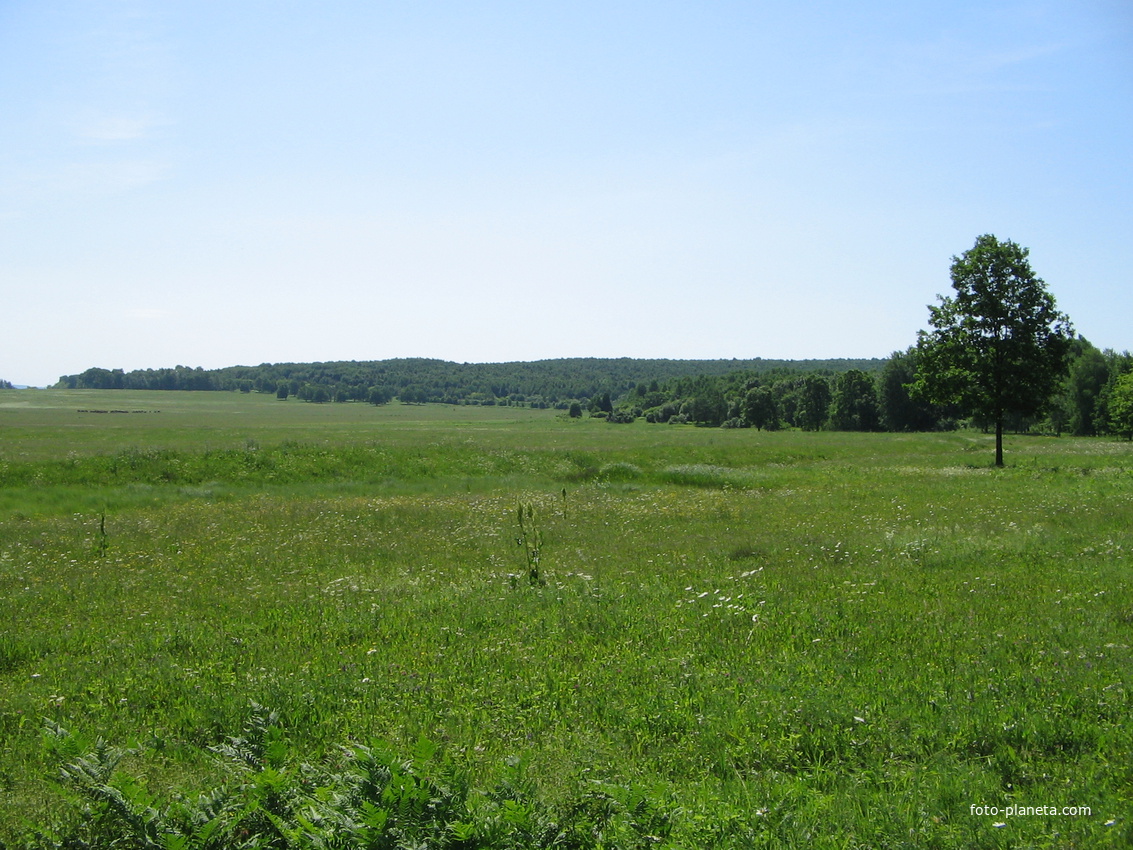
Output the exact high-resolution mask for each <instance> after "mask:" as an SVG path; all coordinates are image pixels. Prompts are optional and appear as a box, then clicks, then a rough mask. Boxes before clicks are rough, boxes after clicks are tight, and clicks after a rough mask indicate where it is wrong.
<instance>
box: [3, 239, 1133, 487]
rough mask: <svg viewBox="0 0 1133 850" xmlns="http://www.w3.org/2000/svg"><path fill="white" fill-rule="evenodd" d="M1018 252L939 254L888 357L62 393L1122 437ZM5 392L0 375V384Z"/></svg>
mask: <svg viewBox="0 0 1133 850" xmlns="http://www.w3.org/2000/svg"><path fill="white" fill-rule="evenodd" d="M1028 255H1029V251H1028V250H1027V249H1026V248H1023V247H1021V246H1020V245H1017V244H1016V243H1014V242H1012V241H1010V240H1003V241H1001V240H999V239H998V238H996V237H995V236H993V235H991V234H985V235H982V236H980V237H978V238H977V239H976V243H975V245H974V246H973V247H972V248H970V249H969V250H967V251H965V252H964V253H963V254H961V255H960V256H957V257H953V258H952V265H951V269H950V276H951V279H952V288H953V291H954V294H953V295H951V296H948V297H945V296H939V301H940V303H939V304H938V305H935V306H933V305H929V324H930V326H931V330H922V331H920V332H919V333H918V340H917V343H916V344H915V345H913V346H910V347H909V348H908V349H907V350H905V351H898V352H894V353H893V354H892V355H890V357H889V358H888V359H884V360H881V359H873V360H847V359H842V360H802V361H791V360H763V359H755V360H637V359H632V358H620V359H599V358H568V359H560V360H540V361H535V362H516V363H463V364H460V363H451V362H448V361H443V360H430V359H422V358H412V359H397V360H381V361H369V362H358V361H349V362H335V363H278V364H271V363H264V364H261V365H259V366H230V367H227V368H224V369H215V370H210V371H206V370H204V369H201V368H196V369H190V368H187V367H184V366H176V367H174V368H172V369H156V370H155V369H146V370H138V371H133V372H128V373H127V372H124V371H123V370H121V369H114V370H109V369H98V368H92V369H88V370H86V371H85V372H83V373H82V374H79V375H66V376H63V377H62V378H60V379H59V383H58V384H57V385H56V386H57V387H60V388H73V389H131V390H212V391H224V390H228V391H239V392H249V393H250V392H260V393H273V394H275V396H276V397H277V398H279V399H282V400H286V399H288V398H290V397H292V396H294V397H296V398H298V399H301V400H302V401H307V402H312V403H316V404H318V403H326V402H337V403H344V402H367V403H370V404H386V403H388V402H390V401H393V400H397V401H400V402H402V403H404V404H424V403H440V404H451V405H463V404H471V405H508V406H515V405H519V406H528V407H536V408H554V409H558V410H565V411H567V414H568V415H569V416H570V417H572V418H578V417H581V416H582V415H583V411H584V410H586V411H588V412H589V414H590V416H592V417H601V418H604V419H606V420H607V421H608V422H610V423H613V424H624V423H631V422H635V421H637V420H639V419H644V420H645V421H646V422H650V423H668V424H692V425H701V426H710V427H724V428H758V429H762V430H768V431H774V430H778V429H781V428H797V429H801V430H804V431H819V430H832V431H933V430H952V429H955V428H958V427H961V426H962V425H972V426H975V427H979V428H983V429H985V430H994V432H995V435H996V465H998V466H1002V465H1003V447H1002V437H1003V431H1004V430H1005V429H1008V430H1012V431H1014V432H1016V433H1019V432H1024V431H1031V430H1041V431H1045V432H1049V433H1054V434H1063V433H1070V434H1074V435H1076V436H1097V435H1121V436H1125V437H1126V438H1128V439H1133V356H1131V355H1130V354H1129V352H1127V351H1126V352H1123V353H1120V354H1119V353H1117V352H1116V351H1114V350H1112V349H1107V350H1105V351H1102V350H1099V349H1098V348H1097V347H1095V346H1094V345H1092V344H1091V343H1090V342H1089V341H1088V340H1086V339H1085V338H1084V337H1082V336H1078V335H1076V334H1075V333H1074V330H1073V327H1072V325H1071V324H1070V319H1069V317H1067V316H1066V315H1065V314H1063V313H1060V312H1058V310H1057V308H1056V305H1055V300H1054V297H1053V296H1052V295H1051V294H1050V292H1049V291H1048V290H1047V288H1046V284H1045V282H1044V281H1043V280H1042V279H1041V278H1039V277H1038V276H1037V275H1036V274H1035V273H1034V271H1033V270H1032V269H1031V266H1030V262H1029V259H1028ZM5 385H7V386H9V387H10V386H11V385H10V384H8V383H7V382H6V381H5V382H0V388H2V387H3V386H5Z"/></svg>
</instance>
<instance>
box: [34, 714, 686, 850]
mask: <svg viewBox="0 0 1133 850" xmlns="http://www.w3.org/2000/svg"><path fill="white" fill-rule="evenodd" d="M252 708H253V711H252V716H251V718H250V719H249V721H248V723H247V724H246V725H245V728H244V731H243V732H242V733H241V734H240V735H239V736H237V737H232V738H229V739H228V743H226V744H222V745H219V746H216V747H212V748H211V749H212V750H213V751H214V752H215V753H217V754H218V755H219V756H221V757H222V761H221V762H220V765H219V766H220V769H221V774H222V780H221V784H219V785H218V786H216V787H214V788H211V789H209V790H207V791H205V792H203V793H199V794H197V795H194V796H188V795H174V796H173V798H172V799H170V800H165V801H162V800H159V799H158V798H156V797H154V796H153V795H151V794H150V793H149V792H148V791H147V790H146V788H145V785H144V783H143V782H142V781H139V779H138V778H136V777H135V776H133V775H132V774H131V773H129V772H126V771H123V770H119V765H120V763H121V762H122V760H123V758H124V757H126V756H128V755H138V754H140V751H139V750H136V749H135V750H125V749H121V748H117V747H111V746H108V745H107V744H106V743H105V742H103V741H102V740H99V741H97V742H96V743H95V744H94V746H93V748H91V749H89V750H85V751H83V752H81V754H76V753H74V752H73V751H74V750H75V749H76V743H75V741H76V739H74V738H73V737H72V736H71V734H70V733H69V732H68V731H67V730H65V729H63V728H62V727H60V726H58V724H52V723H49V724H48V734H49V735H51V736H52V737H54V738H55V739H57V741H58V743H57V744H56V746H55V751H56V752H58V753H61V754H62V753H65V752H68V751H71V754H70V756H69V758H67V759H66V761H65V762H64V764H63V765H62V766H61V768H60V771H59V775H60V779H61V781H62V783H63V784H64V785H65V786H66V787H67V788H68V789H69V790H70V791H72V792H73V793H74V794H75V797H74V799H73V803H72V805H73V806H74V808H75V809H76V810H77V814H78V817H77V818H72V820H71V825H68V826H64V827H61V828H60V829H59V830H58V831H54V834H53V835H48V834H45V833H39V834H38V835H37V836H36V837H35V838H30V839H29V840H27V841H26V842H25V844H24V846H25V848H27V850H48V848H50V849H51V850H63V848H76V847H90V848H103V847H106V848H112V847H130V848H155V850H157V848H162V849H163V850H189V848H197V850H212V849H213V848H216V850H221V848H228V847H265V848H266V847H273V848H275V847H280V848H295V850H302V849H305V848H310V849H311V850H314V848H330V847H360V848H373V850H382V848H389V850H395V848H409V847H428V848H436V850H446V848H451V850H459V848H473V847H475V848H500V850H512V849H514V850H528V848H538V847H548V848H550V847H609V848H627V850H629V848H646V847H653V846H656V844H657V843H658V842H662V841H664V840H665V838H666V837H667V836H668V834H669V833H670V831H671V829H672V826H673V812H672V811H671V809H670V808H669V806H668V805H667V801H664V800H663V799H658V798H656V797H655V796H654V793H655V792H653V791H651V790H648V789H644V788H640V787H636V786H623V785H619V784H616V783H611V782H599V781H590V782H589V783H587V784H586V786H585V787H583V788H580V789H579V793H578V796H577V797H575V798H574V799H572V800H570V801H569V802H568V803H567V804H566V805H564V806H563V807H561V808H556V807H552V806H549V805H547V804H546V803H543V802H540V801H539V800H538V798H537V790H536V789H535V788H534V786H533V784H532V783H531V782H530V781H529V780H528V779H527V777H526V776H525V773H524V764H525V763H524V762H523V760H521V759H518V758H509V759H508V760H507V767H506V769H505V770H504V772H503V776H502V778H501V780H500V781H499V782H498V784H497V785H496V786H495V787H493V788H490V789H488V790H485V791H481V790H474V789H472V788H471V787H470V785H469V783H468V780H467V778H466V776H465V775H464V773H463V772H462V770H461V769H460V768H459V766H458V765H457V764H456V763H454V762H453V760H452V759H450V758H446V757H444V756H443V755H442V754H441V749H440V747H438V745H437V744H435V743H433V742H432V741H430V740H428V739H427V738H420V739H418V741H417V743H416V745H415V746H414V748H413V755H412V758H409V759H403V758H401V757H400V756H399V755H398V754H397V752H396V750H395V748H394V747H392V746H391V745H390V744H388V743H387V742H384V741H379V742H377V743H374V744H371V745H369V746H364V745H361V744H351V745H349V746H345V747H342V748H341V749H340V751H339V753H338V755H337V757H332V758H328V759H326V760H324V761H323V762H322V763H319V764H309V763H306V762H303V761H301V760H299V759H298V758H297V754H296V752H295V750H294V747H293V746H292V744H291V743H290V742H289V741H288V740H287V738H286V736H285V733H284V731H283V729H282V728H281V727H280V725H279V715H278V713H276V712H268V711H267V710H266V709H264V708H262V707H261V706H257V705H254V704H253V707H252ZM78 746H81V744H79V745H78Z"/></svg>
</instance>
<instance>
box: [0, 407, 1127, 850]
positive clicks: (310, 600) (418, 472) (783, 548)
mask: <svg viewBox="0 0 1133 850" xmlns="http://www.w3.org/2000/svg"><path fill="white" fill-rule="evenodd" d="M80 410H83V411H92V410H106V411H111V410H121V411H127V412H123V413H111V412H106V413H92V412H83V413H80V412H78V411H80ZM130 411H139V412H130ZM141 411H145V412H141ZM156 411H160V412H156ZM991 444H992V440H991V438H989V437H987V436H985V435H982V434H974V433H968V432H961V433H952V434H925V435H893V434H876V435H874V434H851V433H817V434H814V433H810V434H808V433H801V432H781V433H763V432H756V431H752V430H717V429H697V428H692V427H688V426H664V425H645V424H644V423H636V424H633V425H608V424H606V423H605V422H602V421H598V420H576V421H572V420H569V419H567V418H564V417H563V416H561V415H560V414H557V413H556V412H554V411H538V410H529V409H522V408H509V407H483V408H481V407H459V408H451V407H442V406H436V405H424V406H406V405H400V404H393V405H387V406H384V407H373V406H370V405H362V404H338V405H329V404H328V405H312V404H304V403H301V402H298V401H295V400H289V401H285V402H284V401H278V400H276V399H275V398H273V397H267V396H261V395H254V394H253V395H242V394H235V393H233V394H228V393H200V394H191V393H159V392H152V393H145V392H136V393H115V392H111V391H19V392H11V393H0V842H4V841H7V842H9V843H12V845H13V846H19V845H18V844H15V842H16V841H17V839H18V837H19V836H22V835H23V834H24V833H25V832H26V828H27V827H28V826H29V825H31V824H36V825H40V826H44V825H47V824H55V825H56V828H57V829H58V830H61V831H63V832H65V831H66V830H68V829H73V828H74V826H73V824H74V823H75V822H76V819H77V818H78V816H79V815H78V813H79V811H80V807H81V805H82V804H81V803H80V802H77V800H76V797H75V792H74V791H73V790H70V789H68V788H66V787H63V786H61V785H60V784H58V783H57V782H54V781H52V777H55V776H57V775H58V769H59V763H60V761H61V760H62V761H67V760H68V759H70V760H72V761H73V760H74V759H76V758H77V757H78V756H80V755H82V754H83V752H84V751H85V749H89V748H90V747H91V746H93V741H94V739H96V738H99V737H101V738H104V739H106V740H107V741H109V742H112V743H115V744H119V745H122V746H129V747H131V748H133V749H132V751H131V752H130V753H129V754H127V755H126V756H125V758H124V760H123V761H122V763H121V765H120V767H119V773H118V776H119V779H118V780H117V781H118V783H119V785H121V786H122V787H128V788H132V789H133V790H132V791H131V793H132V794H134V795H135V798H136V799H143V798H146V799H149V798H150V797H152V798H153V805H154V806H155V807H156V808H160V807H161V804H160V803H159V802H158V801H161V800H169V799H171V798H173V797H174V796H176V795H178V794H182V795H196V794H198V793H200V792H203V791H207V790H209V789H212V788H214V787H216V786H217V784H218V783H220V782H222V781H226V777H228V776H229V775H230V768H226V767H225V766H224V765H222V764H221V763H220V761H219V760H218V757H217V755H216V754H215V753H214V752H212V751H210V750H209V749H207V748H208V747H210V746H217V745H219V744H223V742H224V741H225V740H226V736H234V735H237V734H238V733H239V732H240V730H241V728H242V726H243V725H244V724H245V722H247V721H248V719H249V717H250V716H251V714H252V709H251V707H250V706H251V705H252V703H256V704H259V705H263V706H267V707H268V708H270V709H273V710H275V711H278V712H279V716H280V720H279V724H280V727H281V729H282V732H281V733H272V734H273V735H281V736H282V740H283V741H285V743H286V746H285V747H284V746H283V744H280V745H279V750H278V751H273V752H274V755H273V756H272V758H271V759H268V760H269V761H272V763H273V765H275V767H276V768H278V771H277V773H278V775H279V776H280V777H282V778H280V779H279V782H281V783H284V784H286V783H288V782H290V783H292V784H294V785H295V786H296V787H298V786H299V785H300V784H301V780H302V777H303V776H304V775H306V774H304V773H303V770H304V769H305V768H301V767H300V763H307V764H309V765H316V764H335V763H337V762H335V761H334V760H335V759H341V758H343V757H342V755H341V750H340V745H343V744H348V743H350V742H360V743H368V742H371V741H375V740H379V741H383V742H387V743H388V746H389V747H390V748H392V750H393V751H394V752H396V753H399V754H401V756H400V757H401V758H410V757H411V756H413V757H415V758H416V760H417V762H418V768H419V769H420V770H421V771H422V772H423V773H429V772H430V771H431V772H433V773H435V774H436V775H438V776H441V775H443V776H446V777H450V778H451V777H455V776H459V777H461V778H462V781H464V782H466V783H467V786H468V788H469V789H471V791H470V792H469V793H470V795H471V796H470V799H473V800H474V801H475V800H479V802H478V803H475V804H474V805H473V804H470V807H471V809H470V810H474V811H478V812H479V815H477V817H479V818H480V821H478V822H476V823H471V824H470V825H467V830H468V832H467V836H466V837H465V843H463V844H458V843H454V844H453V846H465V847H474V846H485V845H488V844H490V843H491V836H492V835H494V834H496V833H492V832H491V829H490V828H489V826H488V824H489V822H492V823H496V824H497V827H498V830H504V826H500V824H505V825H506V824H508V823H512V821H507V818H508V817H510V818H512V819H513V821H514V822H519V820H522V818H523V817H527V818H528V820H530V821H531V822H532V823H534V822H536V821H538V820H539V818H540V817H542V818H543V821H542V823H543V824H544V825H545V824H546V823H548V822H550V820H554V821H555V822H556V823H557V824H558V825H559V826H560V827H561V828H562V830H564V832H563V833H562V834H563V835H566V832H565V831H567V830H568V827H570V825H571V824H572V823H574V824H575V831H574V832H572V833H570V835H571V836H573V837H572V838H571V840H572V841H574V843H573V844H572V843H570V842H569V841H567V839H566V838H563V839H562V840H560V843H559V845H558V846H618V847H621V846H635V847H637V846H640V847H645V846H673V847H690V848H692V847H712V846H720V847H798V846H814V847H838V848H855V847H863V848H864V847H941V848H943V847H957V848H960V847H1018V846H1026V847H1090V848H1093V847H1124V846H1130V844H1131V843H1133V820H1131V815H1133V811H1131V798H1133V724H1131V723H1130V722H1129V718H1130V717H1131V716H1133V591H1131V589H1130V582H1129V578H1130V570H1131V567H1133V447H1131V445H1130V444H1129V443H1126V442H1116V441H1105V440H1076V439H1068V438H1063V439H1055V438H1035V437H1010V436H1009V437H1008V439H1007V463H1008V467H1007V468H1006V469H1003V470H995V469H992V468H991V460H992V447H991ZM521 506H522V507H523V508H524V509H525V511H524V516H525V523H524V525H523V526H521V525H520V522H519V509H520V507H521ZM525 533H526V534H527V540H526V545H523V541H522V535H524V534H525ZM517 538H521V540H520V543H517ZM533 572H534V575H533ZM45 719H46V720H50V721H51V722H53V723H56V724H59V726H61V727H63V728H65V729H68V730H70V731H71V733H72V734H71V736H70V737H65V738H60V737H59V734H54V735H49V734H45V732H44V729H45ZM422 739H427V740H428V741H430V742H432V746H425V745H424V744H422V743H421V741H422ZM273 740H274V739H273ZM284 750H286V752H285V753H284V752H283V751H284ZM273 760H274V761H273ZM327 760H329V761H327ZM308 770H309V769H308ZM328 770H329V768H328ZM126 777H132V778H133V780H132V781H133V784H130V781H129V780H127V779H126ZM271 781H273V782H274V781H275V779H271ZM264 782H267V780H263V779H261V785H260V786H257V787H258V788H260V790H261V791H262V790H263V787H265V786H264V785H263V783H264ZM501 788H510V789H512V790H511V791H509V792H508V794H512V796H511V797H508V795H507V794H505V793H503V792H502V791H500V789H501ZM139 789H140V790H139ZM481 789H482V790H484V791H491V792H492V793H491V794H487V795H484V794H480V793H479V791H480V790H481ZM520 792H522V793H520ZM272 793H276V792H275V791H273V792H272ZM312 793H313V792H312ZM329 794H330V792H329V791H328V792H326V793H325V794H324V795H323V796H324V797H327V796H329ZM477 795H479V796H477ZM316 796H317V795H316ZM505 798H506V799H505ZM265 799H266V798H265ZM507 800H510V802H507ZM265 805H266V804H265ZM1010 805H1017V806H1030V807H1053V809H1054V810H1057V813H1041V814H1029V815H1018V816H1008V815H1007V814H1006V813H1005V809H1006V807H1007V806H1010ZM477 806H478V807H479V808H477ZM509 806H510V807H511V808H508V807H509ZM524 806H526V807H527V808H526V809H523V807H524ZM979 806H984V807H998V809H999V814H998V815H994V814H990V813H989V814H973V813H972V812H973V809H972V807H979ZM1063 807H1088V810H1089V813H1088V814H1081V813H1079V814H1073V815H1072V814H1062V813H1061V810H1062V809H1063ZM599 809H601V811H598V810H599ZM521 810H523V811H527V814H526V815H524V814H523V813H522V811H521ZM509 812H510V814H509ZM540 813H551V814H540ZM492 818H495V819H496V820H495V821H492ZM501 818H502V820H501ZM572 819H573V820H572ZM474 820H475V819H474ZM477 824H479V825H477ZM593 824H599V825H601V824H605V826H604V827H602V830H601V831H599V830H598V829H597V827H594V828H593V829H591V831H590V832H589V833H584V831H583V825H588V826H587V828H590V826H589V825H593ZM88 826H89V824H88ZM313 828H314V827H312V829H313ZM462 828H463V827H462ZM508 828H511V827H508ZM477 829H479V832H477V831H476V830H477ZM548 829H549V828H548ZM458 833H459V835H463V833H460V831H459V830H456V829H454V830H450V832H449V833H446V834H447V835H448V836H449V838H450V839H451V840H452V841H453V842H456V841H457V838H459V835H458ZM499 834H500V835H502V834H503V832H502V831H501V832H499ZM532 834H534V833H532ZM539 834H540V835H543V836H548V835H551V834H552V832H551V831H545V832H543V833H539ZM583 834H586V835H589V836H590V840H589V843H586V841H584V840H583V839H581V838H579V837H578V836H580V835H583ZM454 836H455V837H454ZM603 842H605V844H603ZM294 843H295V846H300V844H299V843H298V839H295V842H294ZM547 843H549V841H548V842H547ZM139 846H140V845H139ZM170 846H180V845H174V844H170ZM184 846H196V845H184ZM263 846H268V845H266V844H265V845H263ZM271 846H283V845H281V844H280V845H271ZM310 846H315V845H314V844H311V845H310ZM359 846H362V845H359ZM372 846H386V845H384V844H378V843H375V844H373V845H372ZM389 846H394V845H392V844H391V845H389ZM500 846H503V845H502V839H501V843H500ZM508 846H511V845H508ZM515 846H522V845H520V844H516V845H515ZM532 846H535V845H534V844H533V845H532Z"/></svg>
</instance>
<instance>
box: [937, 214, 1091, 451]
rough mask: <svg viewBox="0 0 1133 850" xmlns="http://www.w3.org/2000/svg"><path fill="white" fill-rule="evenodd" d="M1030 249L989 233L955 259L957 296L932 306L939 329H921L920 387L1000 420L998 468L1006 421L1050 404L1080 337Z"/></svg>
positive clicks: (985, 418)
mask: <svg viewBox="0 0 1133 850" xmlns="http://www.w3.org/2000/svg"><path fill="white" fill-rule="evenodd" d="M1028 254H1029V252H1028V250H1027V249H1026V248H1022V247H1020V246H1019V245H1017V244H1015V243H1014V242H1012V241H1010V240H1007V241H1004V242H1000V241H999V240H998V239H997V238H996V237H995V236H992V235H984V236H980V237H979V238H978V239H977V240H976V244H975V246H974V247H972V248H971V249H969V250H968V251H965V252H964V253H963V254H962V255H961V256H959V257H953V258H952V269H951V275H952V288H953V289H954V290H955V295H953V296H951V297H944V296H939V298H940V304H939V305H938V306H935V307H934V306H932V305H930V306H929V313H930V316H929V323H930V324H931V325H932V330H930V331H921V332H920V334H919V341H918V344H917V367H918V375H917V381H916V387H917V390H918V392H919V393H920V394H921V395H922V396H924V397H925V398H927V399H929V400H930V401H933V402H935V403H937V404H956V405H958V406H959V407H960V408H962V409H964V410H965V411H967V412H968V413H970V414H971V415H973V416H975V417H976V418H977V419H982V420H983V421H985V422H987V423H990V424H994V426H995V463H996V466H1003V424H1004V420H1005V419H1006V418H1007V416H1008V415H1017V416H1033V415H1035V414H1038V413H1040V412H1042V411H1043V410H1044V409H1045V407H1046V406H1047V404H1048V403H1049V401H1050V398H1051V396H1052V395H1053V394H1054V393H1055V391H1056V390H1057V389H1058V388H1059V382H1060V380H1061V379H1062V377H1063V376H1064V375H1065V373H1066V368H1067V357H1068V355H1069V353H1070V345H1071V342H1072V340H1073V331H1072V329H1071V326H1070V320H1069V318H1067V317H1066V316H1065V315H1064V314H1062V313H1059V312H1058V310H1057V309H1056V306H1055V301H1054V296H1052V295H1051V294H1050V292H1049V291H1048V290H1047V288H1046V284H1045V283H1044V282H1043V280H1042V279H1041V278H1039V277H1038V276H1037V275H1035V273H1034V271H1033V270H1032V269H1031V265H1030V262H1029V260H1028V259H1027V257H1028Z"/></svg>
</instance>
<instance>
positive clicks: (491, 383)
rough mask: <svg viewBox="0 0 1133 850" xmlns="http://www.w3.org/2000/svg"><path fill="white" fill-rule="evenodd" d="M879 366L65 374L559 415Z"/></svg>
mask: <svg viewBox="0 0 1133 850" xmlns="http://www.w3.org/2000/svg"><path fill="white" fill-rule="evenodd" d="M883 362H884V361H881V360H798V361H796V360H763V359H761V358H756V359H754V360H635V359H631V358H620V359H601V358H567V359H559V360H540V361H535V362H516V363H452V362H449V361H444V360H430V359H419V358H411V359H397V360H379V361H343V362H331V363H274V364H273V363H263V364H261V365H259V366H230V367H226V368H223V369H213V370H205V369H201V368H196V369H190V368H188V367H185V366H176V367H174V368H172V369H140V370H136V371H132V372H124V371H123V370H121V369H98V368H95V369H87V370H86V371H85V372H83V373H82V374H79V375H64V376H63V377H61V378H60V379H59V382H58V383H57V384H56V387H58V388H66V389H120V390H213V391H240V392H260V393H273V394H275V395H277V396H279V397H281V398H287V397H298V398H300V399H302V400H304V401H312V402H348V401H363V402H371V403H375V404H382V403H385V402H387V401H392V400H394V399H397V400H399V401H402V402H410V403H425V402H433V403H440V404H480V405H497V404H505V405H516V404H518V405H523V406H528V407H544V408H545V407H553V408H559V409H563V410H566V409H568V408H569V407H570V405H571V403H572V402H573V403H582V404H583V405H587V404H589V403H590V400H591V399H593V398H595V397H597V396H599V395H600V394H605V395H607V396H609V397H611V398H614V399H619V398H622V397H623V396H625V395H626V394H628V393H630V392H632V391H634V390H635V389H636V388H637V386H638V385H639V384H641V383H643V382H644V383H646V384H649V383H650V382H652V381H660V382H668V381H670V380H673V379H677V378H682V377H692V376H697V375H709V376H712V375H716V376H718V375H725V374H729V373H734V372H744V373H745V374H762V373H766V372H770V371H786V372H791V373H795V374H797V373H801V372H807V371H815V370H818V371H828V372H838V371H845V370H847V369H864V370H875V369H877V368H880V366H881V364H882V363H883Z"/></svg>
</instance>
